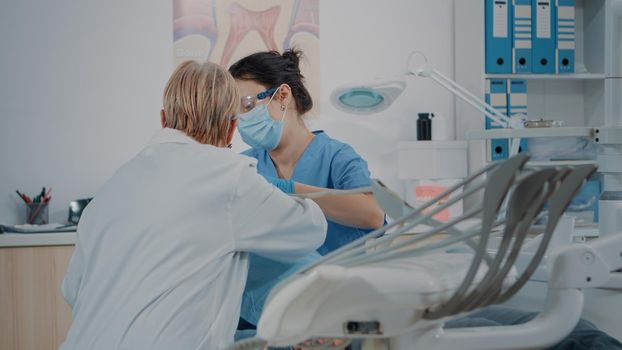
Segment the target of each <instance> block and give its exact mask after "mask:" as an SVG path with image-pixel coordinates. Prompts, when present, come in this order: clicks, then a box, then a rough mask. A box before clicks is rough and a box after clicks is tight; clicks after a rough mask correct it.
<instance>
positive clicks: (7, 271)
mask: <svg viewBox="0 0 622 350" xmlns="http://www.w3.org/2000/svg"><path fill="white" fill-rule="evenodd" d="M73 248H74V247H73V246H43V247H11V248H0V349H2V350H5V349H6V350H47V349H50V350H51V349H58V347H59V345H60V344H61V343H62V342H63V340H64V339H65V335H66V334H67V331H68V329H69V326H70V325H71V309H70V308H69V306H68V305H67V304H66V303H65V300H64V299H63V297H62V294H61V291H60V286H61V283H62V280H63V277H64V275H65V271H66V269H67V265H68V264H69V259H70V258H71V254H72V252H73Z"/></svg>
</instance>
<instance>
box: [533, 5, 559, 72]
mask: <svg viewBox="0 0 622 350" xmlns="http://www.w3.org/2000/svg"><path fill="white" fill-rule="evenodd" d="M553 1H554V0H532V7H531V16H532V24H533V29H532V34H531V38H532V43H531V44H532V71H533V73H544V74H554V73H555V47H556V31H555V27H556V24H557V21H556V17H555V4H554V3H553Z"/></svg>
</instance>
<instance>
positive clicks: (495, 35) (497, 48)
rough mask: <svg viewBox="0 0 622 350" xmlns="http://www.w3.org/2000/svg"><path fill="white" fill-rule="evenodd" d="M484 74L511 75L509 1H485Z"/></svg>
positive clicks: (510, 9) (510, 11)
mask: <svg viewBox="0 0 622 350" xmlns="http://www.w3.org/2000/svg"><path fill="white" fill-rule="evenodd" d="M485 4H486V8H485V17H486V24H485V27H486V42H485V44H486V48H485V51H486V52H485V56H486V73H489V74H507V73H512V26H511V23H512V21H511V20H512V3H511V0H486V2H485Z"/></svg>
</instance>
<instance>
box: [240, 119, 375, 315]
mask: <svg viewBox="0 0 622 350" xmlns="http://www.w3.org/2000/svg"><path fill="white" fill-rule="evenodd" d="M313 134H314V135H315V137H314V138H313V140H312V141H311V143H309V145H308V146H307V148H306V149H305V151H304V152H303V153H302V155H301V156H300V159H298V162H297V163H296V166H295V167H294V171H293V173H292V177H291V179H292V180H294V181H295V182H299V183H303V184H306V185H311V186H316V187H322V188H332V189H340V190H347V189H354V188H360V187H367V186H371V179H370V173H369V170H368V168H367V162H366V161H365V160H363V158H361V156H359V155H358V154H357V153H356V152H355V151H354V149H353V148H352V147H351V146H349V145H347V144H345V143H343V142H340V141H337V140H335V139H332V138H330V137H329V136H328V135H326V133H325V132H323V131H315V132H313ZM243 154H244V155H247V156H250V157H253V158H256V159H257V172H258V173H259V174H261V175H264V176H271V177H278V175H277V171H276V168H275V166H274V163H273V162H272V158H270V155H269V154H268V151H266V150H264V149H256V148H252V149H249V150H247V151H245V152H243ZM327 221H328V231H327V233H326V241H325V242H324V244H323V245H322V246H321V247H320V248H319V249H318V254H313V255H310V256H308V257H307V258H305V259H302V260H301V261H299V262H297V263H296V264H293V265H292V264H284V263H280V262H276V261H272V260H269V259H265V258H263V257H260V256H257V255H254V254H251V255H250V259H249V271H248V279H247V284H246V290H245V291H244V297H243V300H242V310H241V317H242V318H243V319H244V320H246V321H248V322H250V323H252V324H255V325H256V324H257V321H258V320H259V316H260V315H261V310H262V308H263V303H264V302H265V299H266V298H267V296H268V293H269V292H270V290H271V289H272V287H273V286H274V285H275V284H277V283H278V282H280V281H282V280H283V279H285V278H286V277H287V276H289V275H291V274H292V273H294V272H295V271H297V270H299V269H301V268H302V267H304V266H305V265H308V264H310V263H311V262H313V261H315V260H317V259H319V257H320V254H321V255H326V254H328V253H330V252H332V251H333V250H335V249H337V248H340V247H341V246H343V245H345V244H347V243H350V242H352V241H353V240H355V239H357V238H359V237H362V236H364V235H365V234H367V233H369V232H371V231H372V230H365V229H359V228H355V227H349V226H344V225H340V224H338V223H335V222H332V221H330V220H327Z"/></svg>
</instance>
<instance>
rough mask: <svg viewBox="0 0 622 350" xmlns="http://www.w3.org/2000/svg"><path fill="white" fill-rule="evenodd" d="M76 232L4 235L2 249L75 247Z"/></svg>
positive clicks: (1, 238) (0, 243)
mask: <svg viewBox="0 0 622 350" xmlns="http://www.w3.org/2000/svg"><path fill="white" fill-rule="evenodd" d="M75 244H76V232H62V233H2V234H0V248H9V247H38V246H56V245H58V246H60V245H75Z"/></svg>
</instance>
